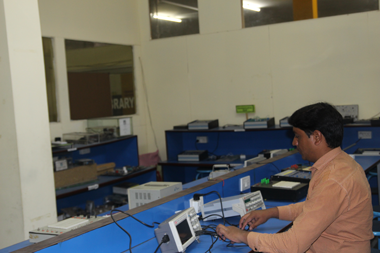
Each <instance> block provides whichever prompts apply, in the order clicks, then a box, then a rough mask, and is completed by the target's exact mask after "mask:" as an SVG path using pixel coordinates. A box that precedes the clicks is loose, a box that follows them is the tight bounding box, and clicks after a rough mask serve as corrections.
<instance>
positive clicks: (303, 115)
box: [288, 103, 343, 148]
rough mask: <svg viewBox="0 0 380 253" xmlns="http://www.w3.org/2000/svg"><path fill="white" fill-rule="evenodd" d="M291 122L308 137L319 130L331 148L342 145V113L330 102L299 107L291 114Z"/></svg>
mask: <svg viewBox="0 0 380 253" xmlns="http://www.w3.org/2000/svg"><path fill="white" fill-rule="evenodd" d="M288 122H289V124H290V125H292V126H293V127H297V128H299V129H301V130H303V131H304V132H305V133H306V135H307V136H308V137H310V135H311V134H312V133H313V132H314V131H315V130H319V131H320V132H321V133H322V134H323V136H324V137H325V139H326V142H327V145H328V146H329V147H330V148H336V147H339V146H340V145H342V140H343V118H342V115H341V114H340V113H339V112H338V111H337V110H336V109H335V107H333V106H332V105H330V104H328V103H316V104H313V105H308V106H305V107H302V108H301V109H298V110H297V111H295V112H294V113H293V115H292V116H290V118H289V120H288Z"/></svg>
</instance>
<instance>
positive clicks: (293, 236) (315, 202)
mask: <svg viewBox="0 0 380 253" xmlns="http://www.w3.org/2000/svg"><path fill="white" fill-rule="evenodd" d="M300 207H301V205H299V206H298V205H295V206H293V207H292V206H291V207H289V208H290V214H289V213H288V214H286V209H285V208H284V210H281V211H280V213H281V215H280V217H281V218H283V217H285V218H292V217H293V216H294V214H293V213H292V212H293V209H294V210H295V211H294V212H295V213H296V212H298V211H299V210H298V208H300ZM347 208H348V198H347V193H346V191H345V190H344V189H343V188H342V187H341V186H340V185H339V183H338V182H336V181H334V180H332V179H330V180H327V181H325V182H322V183H321V184H319V185H318V186H317V187H316V188H315V189H313V191H312V194H311V195H310V196H308V200H307V201H305V202H304V203H303V205H302V212H300V213H299V215H298V216H297V218H296V219H295V220H294V221H293V226H292V227H291V228H290V229H289V230H288V231H286V232H283V233H278V234H260V233H255V232H250V233H249V234H248V236H247V239H248V245H249V247H250V248H251V249H253V250H254V251H261V252H289V253H296V252H305V251H307V250H308V249H309V248H310V246H311V244H312V243H313V242H314V241H315V240H317V239H318V237H319V236H320V235H321V234H322V232H323V231H324V230H325V229H326V228H327V227H328V226H329V225H330V224H331V223H332V222H333V221H334V220H335V219H336V218H337V217H338V216H339V215H340V214H342V213H343V211H344V210H346V209H347ZM280 209H282V208H280ZM283 212H284V213H283Z"/></svg>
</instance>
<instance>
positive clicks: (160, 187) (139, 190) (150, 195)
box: [128, 182, 182, 209]
mask: <svg viewBox="0 0 380 253" xmlns="http://www.w3.org/2000/svg"><path fill="white" fill-rule="evenodd" d="M179 191H182V183H181V182H148V183H145V184H142V185H138V186H135V187H131V188H128V203H129V209H131V208H135V207H138V206H142V205H145V204H147V203H150V202H152V201H154V200H157V199H160V198H163V197H166V196H169V195H171V194H173V193H176V192H179Z"/></svg>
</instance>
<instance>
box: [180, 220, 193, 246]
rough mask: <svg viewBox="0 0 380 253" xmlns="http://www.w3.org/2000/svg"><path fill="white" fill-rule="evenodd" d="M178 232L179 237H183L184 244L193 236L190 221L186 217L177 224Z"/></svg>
mask: <svg viewBox="0 0 380 253" xmlns="http://www.w3.org/2000/svg"><path fill="white" fill-rule="evenodd" d="M177 232H178V235H179V238H180V239H181V243H182V245H183V244H185V243H186V242H187V241H188V240H189V239H191V237H192V236H193V235H192V234H191V230H190V227H189V223H187V220H186V219H185V220H183V221H182V222H181V223H179V224H178V225H177Z"/></svg>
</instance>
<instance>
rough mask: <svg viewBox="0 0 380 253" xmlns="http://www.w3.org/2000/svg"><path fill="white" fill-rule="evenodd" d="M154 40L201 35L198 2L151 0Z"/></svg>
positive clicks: (194, 0) (188, 0) (151, 25)
mask: <svg viewBox="0 0 380 253" xmlns="http://www.w3.org/2000/svg"><path fill="white" fill-rule="evenodd" d="M149 9H150V28H151V36H152V39H159V38H167V37H174V36H181V35H188V34H197V33H199V21H198V0H149Z"/></svg>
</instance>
